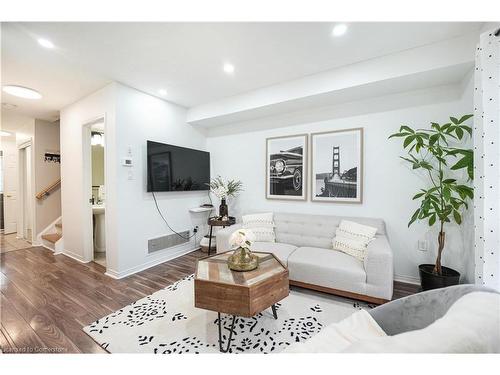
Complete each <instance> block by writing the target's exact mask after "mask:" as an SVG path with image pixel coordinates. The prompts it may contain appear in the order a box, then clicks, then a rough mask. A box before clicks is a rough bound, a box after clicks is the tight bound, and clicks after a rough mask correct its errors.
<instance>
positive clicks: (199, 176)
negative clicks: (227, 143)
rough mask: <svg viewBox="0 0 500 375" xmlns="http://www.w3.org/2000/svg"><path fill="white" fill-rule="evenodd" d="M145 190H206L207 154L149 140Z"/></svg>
mask: <svg viewBox="0 0 500 375" xmlns="http://www.w3.org/2000/svg"><path fill="white" fill-rule="evenodd" d="M147 149H148V151H147V152H148V191H187V190H208V189H209V187H208V186H207V185H206V184H207V183H209V182H210V153H208V152H205V151H200V150H194V149H192V148H186V147H179V146H173V145H168V144H164V143H158V142H153V141H148V144H147Z"/></svg>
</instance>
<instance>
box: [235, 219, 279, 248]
mask: <svg viewBox="0 0 500 375" xmlns="http://www.w3.org/2000/svg"><path fill="white" fill-rule="evenodd" d="M242 221H243V228H245V229H251V230H252V232H253V234H254V235H255V241H257V242H276V236H275V234H274V221H273V213H272V212H270V213H264V214H253V215H244V216H243V217H242Z"/></svg>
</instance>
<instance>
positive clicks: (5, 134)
mask: <svg viewBox="0 0 500 375" xmlns="http://www.w3.org/2000/svg"><path fill="white" fill-rule="evenodd" d="M10 135H12V133H9V132H6V131H3V130H2V131H0V136H1V137H8V136H10Z"/></svg>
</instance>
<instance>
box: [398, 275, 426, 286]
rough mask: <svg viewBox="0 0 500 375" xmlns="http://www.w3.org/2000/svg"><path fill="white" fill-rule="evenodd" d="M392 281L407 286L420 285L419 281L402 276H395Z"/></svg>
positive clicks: (416, 278)
mask: <svg viewBox="0 0 500 375" xmlns="http://www.w3.org/2000/svg"><path fill="white" fill-rule="evenodd" d="M394 281H399V282H402V283H407V284H416V285H420V279H419V278H418V277H414V276H403V275H395V276H394Z"/></svg>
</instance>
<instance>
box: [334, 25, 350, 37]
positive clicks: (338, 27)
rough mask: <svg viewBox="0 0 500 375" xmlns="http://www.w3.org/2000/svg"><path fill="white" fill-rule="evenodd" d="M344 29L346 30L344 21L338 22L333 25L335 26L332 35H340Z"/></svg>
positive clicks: (343, 32)
mask: <svg viewBox="0 0 500 375" xmlns="http://www.w3.org/2000/svg"><path fill="white" fill-rule="evenodd" d="M346 31H347V25H346V24H345V23H339V24H338V25H335V27H334V28H333V30H332V35H333V36H341V35H344V34H345V32H346Z"/></svg>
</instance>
